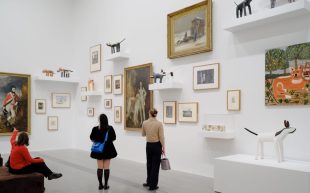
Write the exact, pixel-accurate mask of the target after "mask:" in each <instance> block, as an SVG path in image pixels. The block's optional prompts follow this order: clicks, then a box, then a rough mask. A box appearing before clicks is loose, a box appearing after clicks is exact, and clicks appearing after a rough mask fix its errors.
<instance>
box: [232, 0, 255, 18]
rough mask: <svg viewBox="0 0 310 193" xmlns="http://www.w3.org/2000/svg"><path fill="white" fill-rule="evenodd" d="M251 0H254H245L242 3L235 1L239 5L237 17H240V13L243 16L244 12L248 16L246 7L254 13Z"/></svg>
mask: <svg viewBox="0 0 310 193" xmlns="http://www.w3.org/2000/svg"><path fill="white" fill-rule="evenodd" d="M251 1H252V0H244V1H242V2H241V3H240V4H237V3H236V2H235V4H236V5H237V7H236V16H237V18H239V13H240V17H242V12H244V16H246V7H248V8H249V13H250V14H252V10H251V5H250V3H251Z"/></svg>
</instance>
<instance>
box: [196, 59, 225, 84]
mask: <svg viewBox="0 0 310 193" xmlns="http://www.w3.org/2000/svg"><path fill="white" fill-rule="evenodd" d="M219 80H220V64H218V63H215V64H207V65H202V66H194V67H193V89H194V90H203V89H212V88H219Z"/></svg>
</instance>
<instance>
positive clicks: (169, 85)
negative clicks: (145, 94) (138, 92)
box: [149, 82, 182, 90]
mask: <svg viewBox="0 0 310 193" xmlns="http://www.w3.org/2000/svg"><path fill="white" fill-rule="evenodd" d="M172 89H182V83H180V82H164V83H154V84H149V90H172Z"/></svg>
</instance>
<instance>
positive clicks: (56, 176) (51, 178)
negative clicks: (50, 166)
mask: <svg viewBox="0 0 310 193" xmlns="http://www.w3.org/2000/svg"><path fill="white" fill-rule="evenodd" d="M61 176H62V174H61V173H52V174H51V175H49V176H48V177H47V179H48V180H53V179H57V178H60V177H61Z"/></svg>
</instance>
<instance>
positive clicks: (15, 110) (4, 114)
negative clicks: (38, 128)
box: [0, 72, 31, 135]
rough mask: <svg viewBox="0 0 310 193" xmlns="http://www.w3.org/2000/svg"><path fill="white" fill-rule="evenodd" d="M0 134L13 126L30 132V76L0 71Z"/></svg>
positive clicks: (6, 133) (10, 131)
mask: <svg viewBox="0 0 310 193" xmlns="http://www.w3.org/2000/svg"><path fill="white" fill-rule="evenodd" d="M0 101H1V108H0V135H10V134H11V133H12V132H13V128H14V127H16V128H17V129H18V130H19V131H26V132H28V133H30V130H31V127H30V126H31V124H30V121H31V117H30V116H31V76H30V75H27V74H13V73H4V72H0Z"/></svg>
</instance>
